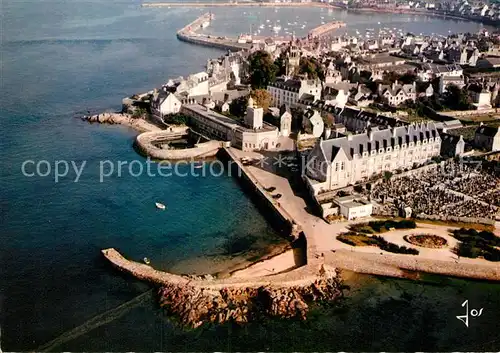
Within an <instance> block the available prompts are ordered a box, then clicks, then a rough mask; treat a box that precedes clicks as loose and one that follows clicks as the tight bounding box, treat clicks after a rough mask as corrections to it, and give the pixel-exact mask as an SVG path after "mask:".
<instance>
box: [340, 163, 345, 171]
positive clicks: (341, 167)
mask: <svg viewBox="0 0 500 353" xmlns="http://www.w3.org/2000/svg"><path fill="white" fill-rule="evenodd" d="M344 169H345V162H342V165H341V166H340V170H344Z"/></svg>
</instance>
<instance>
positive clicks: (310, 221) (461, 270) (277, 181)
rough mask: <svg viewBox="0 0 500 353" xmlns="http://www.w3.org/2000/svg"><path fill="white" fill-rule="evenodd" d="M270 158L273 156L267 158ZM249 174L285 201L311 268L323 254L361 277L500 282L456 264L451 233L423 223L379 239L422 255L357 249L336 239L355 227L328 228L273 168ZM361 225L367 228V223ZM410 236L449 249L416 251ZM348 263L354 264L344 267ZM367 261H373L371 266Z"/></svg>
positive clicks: (484, 267)
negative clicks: (416, 275)
mask: <svg viewBox="0 0 500 353" xmlns="http://www.w3.org/2000/svg"><path fill="white" fill-rule="evenodd" d="M231 151H232V152H233V153H234V154H235V155H236V156H238V157H240V158H241V157H244V156H247V157H254V158H259V157H266V155H265V154H260V153H257V152H243V151H240V150H236V149H231ZM264 153H266V152H264ZM267 157H269V156H268V155H267ZM245 168H248V170H249V171H250V172H251V173H252V175H254V176H255V177H256V179H257V180H258V182H259V183H260V184H261V185H262V186H263V187H264V188H268V187H271V186H272V187H275V188H276V190H275V191H274V192H273V193H279V194H281V195H282V196H281V198H280V199H279V204H280V206H281V207H283V208H284V209H285V210H286V212H287V213H288V214H290V215H291V216H292V217H293V218H294V220H295V222H296V223H297V224H299V225H300V226H301V227H302V229H303V231H304V233H305V234H306V238H307V242H308V256H309V258H308V262H310V261H316V262H322V261H323V259H322V257H321V254H324V256H325V259H324V261H325V263H326V264H328V265H331V266H335V267H339V268H344V269H348V270H354V271H358V272H363V273H371V274H385V275H392V276H397V277H401V276H402V275H403V272H402V271H401V268H403V269H407V270H418V271H423V272H431V273H444V274H448V275H453V276H462V277H472V278H482V279H493V280H500V267H499V266H498V264H497V263H495V262H490V261H486V260H483V259H468V258H460V260H458V259H457V256H456V255H455V254H454V253H453V252H452V248H453V245H455V244H456V241H455V240H454V239H453V238H451V237H450V235H449V232H448V230H449V229H452V228H453V227H449V226H439V225H429V224H425V223H419V224H418V228H417V229H414V230H406V231H398V230H396V231H393V232H387V233H383V234H381V235H382V236H383V237H384V238H385V239H387V240H388V241H390V242H394V243H396V244H399V245H405V246H407V247H414V248H418V250H419V251H420V254H419V255H416V256H415V255H403V254H394V253H389V252H386V251H383V250H380V249H379V248H378V247H373V246H362V247H360V246H357V247H353V246H350V245H347V244H345V243H343V242H340V241H339V240H337V239H336V237H337V235H338V234H340V233H342V232H346V231H348V226H349V225H350V224H352V223H355V222H340V223H334V224H328V223H326V222H325V221H324V220H323V219H321V218H319V217H317V216H316V215H314V214H313V212H311V211H309V209H308V206H307V204H306V202H305V200H304V199H303V198H302V197H301V196H300V195H297V194H296V193H295V192H294V190H293V189H292V187H291V186H290V182H289V179H290V177H289V176H287V175H279V174H277V173H276V171H273V170H271V169H272V168H273V167H272V166H269V165H263V166H261V165H252V166H247V167H245ZM368 220H372V219H368ZM363 221H365V222H366V221H367V219H365V220H363ZM358 222H359V221H358ZM410 233H412V234H415V233H430V234H436V235H439V236H443V237H445V238H446V239H447V240H448V241H449V242H450V244H451V246H450V247H448V248H446V249H427V248H422V247H416V246H413V245H410V244H409V243H407V242H406V241H404V240H403V237H404V236H405V235H407V234H410ZM310 249H314V250H313V252H312V253H309V250H310ZM346 254H347V255H346ZM349 254H351V255H352V256H349ZM311 255H312V258H311ZM347 258H349V259H350V260H349V261H343V260H345V259H347ZM364 259H370V265H368V264H367V262H366V260H364ZM389 269H391V270H389Z"/></svg>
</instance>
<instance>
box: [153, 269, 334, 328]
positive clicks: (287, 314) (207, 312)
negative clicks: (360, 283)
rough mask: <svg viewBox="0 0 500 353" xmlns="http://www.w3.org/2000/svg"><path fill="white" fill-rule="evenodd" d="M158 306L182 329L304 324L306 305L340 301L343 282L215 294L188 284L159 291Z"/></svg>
mask: <svg viewBox="0 0 500 353" xmlns="http://www.w3.org/2000/svg"><path fill="white" fill-rule="evenodd" d="M158 294H159V297H160V305H161V306H162V307H163V308H164V309H165V310H166V311H167V313H168V314H171V315H175V316H176V317H178V318H179V321H180V323H181V324H182V325H184V326H188V327H198V326H200V325H202V324H203V323H205V322H212V323H219V324H220V323H224V322H227V321H232V322H237V323H245V322H249V321H251V320H254V319H256V318H258V317H262V316H269V317H281V318H300V319H302V320H305V319H306V317H307V313H308V311H309V305H308V303H311V302H313V301H320V302H330V301H334V300H336V299H338V298H339V297H342V295H343V294H342V280H341V278H340V274H339V272H336V273H335V276H331V277H326V276H325V277H323V278H318V279H317V280H316V281H315V282H314V283H312V284H310V285H307V286H293V287H279V284H276V285H266V286H261V287H247V288H229V287H228V288H222V289H220V290H214V289H210V288H199V287H197V286H194V285H191V284H189V283H187V284H167V285H165V286H163V287H161V288H160V289H159V292H158Z"/></svg>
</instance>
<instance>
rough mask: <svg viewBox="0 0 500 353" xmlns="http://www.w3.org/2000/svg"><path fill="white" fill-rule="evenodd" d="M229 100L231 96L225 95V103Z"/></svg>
mask: <svg viewBox="0 0 500 353" xmlns="http://www.w3.org/2000/svg"><path fill="white" fill-rule="evenodd" d="M228 100H229V94H227V93H224V103H225V102H227V101H228Z"/></svg>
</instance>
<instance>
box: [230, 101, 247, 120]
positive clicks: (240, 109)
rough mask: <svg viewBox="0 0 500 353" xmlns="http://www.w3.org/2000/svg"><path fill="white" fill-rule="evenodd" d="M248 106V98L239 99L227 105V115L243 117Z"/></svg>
mask: <svg viewBox="0 0 500 353" xmlns="http://www.w3.org/2000/svg"><path fill="white" fill-rule="evenodd" d="M247 106H248V97H239V98H236V99H235V100H233V101H232V102H231V103H230V104H229V113H230V114H231V115H234V116H237V117H242V116H245V114H246V111H247Z"/></svg>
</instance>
